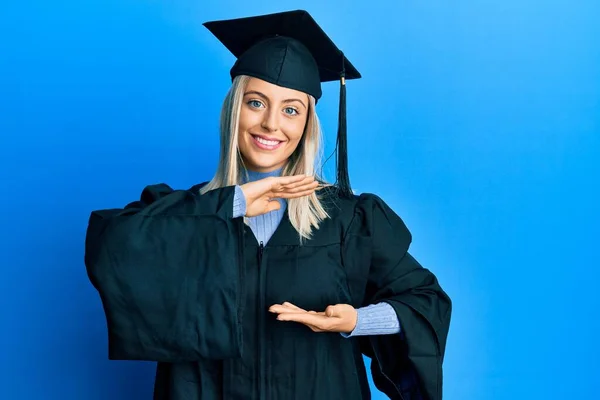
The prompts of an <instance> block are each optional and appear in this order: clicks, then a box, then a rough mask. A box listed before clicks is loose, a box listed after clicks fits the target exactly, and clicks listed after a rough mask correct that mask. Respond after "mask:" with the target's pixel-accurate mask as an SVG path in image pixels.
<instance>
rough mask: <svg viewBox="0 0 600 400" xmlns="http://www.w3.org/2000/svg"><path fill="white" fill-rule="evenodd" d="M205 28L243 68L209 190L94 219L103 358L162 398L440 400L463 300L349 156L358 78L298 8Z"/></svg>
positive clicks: (164, 194) (92, 269) (145, 196)
mask: <svg viewBox="0 0 600 400" xmlns="http://www.w3.org/2000/svg"><path fill="white" fill-rule="evenodd" d="M205 26H206V27H207V28H208V29H209V30H210V31H211V32H212V33H213V34H214V35H215V36H216V37H217V38H219V40H221V41H222V42H223V44H224V45H225V46H227V48H228V49H229V50H230V51H231V52H232V53H233V54H234V55H235V56H236V57H237V61H236V63H235V65H234V66H233V68H232V69H231V77H232V80H233V84H232V87H231V89H230V91H229V93H228V94H227V96H226V98H225V101H224V104H223V109H222V113H221V128H220V130H221V149H220V160H219V165H218V166H217V169H216V173H215V175H214V177H213V179H212V180H211V181H210V182H207V183H203V184H199V185H196V186H194V187H192V188H190V189H188V190H173V189H171V188H170V187H169V186H167V185H165V184H161V185H152V186H148V187H146V188H145V189H144V190H143V192H142V194H141V198H140V200H139V201H135V202H133V203H130V204H128V205H127V206H125V207H124V208H123V209H111V210H98V211H94V212H92V215H91V217H90V223H89V227H88V232H87V238H86V266H87V270H88V274H89V277H90V280H91V282H92V283H93V284H94V286H95V287H96V288H97V290H98V291H99V294H100V297H101V300H102V302H103V306H104V310H105V313H106V318H107V326H108V338H109V358H111V359H119V360H149V361H156V362H157V372H156V381H155V387H154V398H155V399H157V400H159V399H160V400H163V399H164V400H166V399H169V400H183V399H186V400H192V399H193V400H208V399H210V400H213V399H232V400H233V399H271V400H275V399H278V400H279V399H281V400H293V399H302V400H305V399H344V400H352V399H356V400H359V399H360V400H364V399H369V398H370V397H371V394H370V389H369V384H368V380H367V373H366V370H365V365H364V363H363V357H362V356H363V355H366V356H368V357H370V358H371V359H372V364H371V365H372V368H371V372H372V375H373V380H374V382H375V385H376V386H377V388H378V389H379V390H381V391H382V392H384V393H386V394H387V395H388V396H389V397H390V398H392V399H404V400H406V399H434V400H438V399H441V398H442V360H443V356H444V351H445V344H446V337H447V334H448V330H449V324H450V315H451V301H450V299H449V297H448V295H447V294H446V293H445V292H444V291H443V290H442V288H441V287H440V285H439V283H438V281H437V279H436V277H435V275H434V274H433V273H432V272H431V271H429V270H428V269H426V268H423V267H422V266H421V265H420V264H419V263H418V262H417V261H416V260H415V259H414V258H413V257H412V256H411V255H410V253H409V252H408V248H409V245H410V242H411V234H410V232H409V231H408V229H407V228H406V226H405V225H404V223H403V222H402V220H401V219H400V217H398V216H397V215H396V214H395V213H394V212H393V211H392V210H391V209H390V207H388V206H387V204H386V203H385V202H384V201H383V200H382V199H380V198H379V197H377V196H376V195H373V194H361V195H355V194H354V193H353V192H352V190H351V188H350V180H349V178H348V172H347V159H346V131H345V129H346V126H345V80H346V79H355V78H359V77H360V74H359V73H358V71H356V69H355V68H354V67H353V66H352V64H351V63H350V62H349V61H348V60H347V59H346V57H345V56H344V55H343V54H342V53H341V52H340V51H339V50H338V49H337V47H336V46H335V45H334V44H333V43H332V42H331V40H330V39H329V38H328V37H327V36H326V35H325V33H324V32H323V31H322V30H321V29H320V28H319V26H318V25H317V24H316V23H315V22H314V20H313V19H312V18H311V17H310V15H309V14H308V13H306V12H304V11H294V12H285V13H278V14H270V15H263V16H257V17H249V18H242V19H235V20H226V21H215V22H210V23H206V24H205ZM332 80H333V81H339V82H341V95H340V102H341V103H340V104H341V106H340V121H339V124H340V127H339V131H338V141H337V144H338V147H337V151H338V154H337V156H338V159H337V161H338V165H337V166H338V171H337V181H336V182H335V183H332V184H329V183H326V182H325V180H324V179H323V178H322V177H320V176H318V170H319V166H320V165H321V164H320V163H321V158H320V156H321V149H322V145H321V129H320V126H319V120H318V118H317V113H316V108H315V106H316V103H317V101H318V100H319V98H320V97H321V83H322V82H326V81H332Z"/></svg>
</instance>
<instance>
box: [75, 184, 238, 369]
mask: <svg viewBox="0 0 600 400" xmlns="http://www.w3.org/2000/svg"><path fill="white" fill-rule="evenodd" d="M234 192H235V191H234V188H233V187H226V188H222V189H217V190H213V191H210V192H207V193H206V194H204V195H200V194H198V192H197V191H174V190H172V189H171V188H169V187H168V186H167V185H154V186H148V187H146V188H145V189H144V191H143V192H142V194H141V197H140V200H139V201H136V202H133V203H130V204H128V205H127V206H126V207H125V208H123V209H114V210H98V211H94V212H92V213H91V216H90V219H89V224H88V228H87V233H86V243H85V246H86V247H85V264H86V269H87V273H88V276H89V279H90V281H91V282H92V284H93V285H94V287H95V288H96V289H97V290H98V292H99V294H100V298H101V301H102V303H103V307H104V311H105V316H106V320H107V328H108V339H109V358H110V359H121V360H123V359H127V360H151V361H166V362H177V361H193V360H197V359H198V358H201V357H204V358H216V359H223V358H229V357H236V356H239V353H240V341H241V325H240V317H241V311H240V307H241V300H240V299H239V296H238V287H239V284H240V279H241V276H240V274H241V273H242V271H243V268H241V267H240V266H241V263H242V262H243V261H242V260H243V258H242V251H243V243H242V242H243V221H242V219H241V218H234V216H233V214H232V210H233V205H234Z"/></svg>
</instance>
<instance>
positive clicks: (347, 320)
mask: <svg viewBox="0 0 600 400" xmlns="http://www.w3.org/2000/svg"><path fill="white" fill-rule="evenodd" d="M269 311H270V312H272V313H274V314H278V315H277V319H278V320H279V321H294V322H300V323H302V324H304V325H306V326H308V327H309V328H310V329H312V330H313V331H314V332H343V333H350V332H352V331H353V330H354V328H355V327H356V322H357V319H358V313H357V311H356V309H355V308H354V307H352V306H351V305H349V304H336V305H333V306H328V307H327V308H326V309H325V311H321V312H317V311H306V310H303V309H301V308H300V307H297V306H295V305H293V304H292V303H288V302H285V303H283V304H274V305H272V306H271V307H269Z"/></svg>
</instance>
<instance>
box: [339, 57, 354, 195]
mask: <svg viewBox="0 0 600 400" xmlns="http://www.w3.org/2000/svg"><path fill="white" fill-rule="evenodd" d="M343 60H344V56H343V54H342V73H341V77H340V110H339V114H338V133H337V146H336V147H337V186H338V188H339V191H340V194H341V195H342V196H343V197H352V196H353V192H352V188H351V186H350V175H349V173H348V137H347V129H346V76H345V75H346V70H345V68H344V63H343Z"/></svg>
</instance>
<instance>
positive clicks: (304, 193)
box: [273, 189, 315, 199]
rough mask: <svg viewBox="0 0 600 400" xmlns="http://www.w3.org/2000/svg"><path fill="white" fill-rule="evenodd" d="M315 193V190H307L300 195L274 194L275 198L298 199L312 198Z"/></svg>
mask: <svg viewBox="0 0 600 400" xmlns="http://www.w3.org/2000/svg"><path fill="white" fill-rule="evenodd" d="M314 192H315V189H310V190H305V191H304V192H299V193H285V192H284V193H274V194H273V197H277V198H280V199H296V198H298V197H304V196H310V195H311V194H313V193H314Z"/></svg>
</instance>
